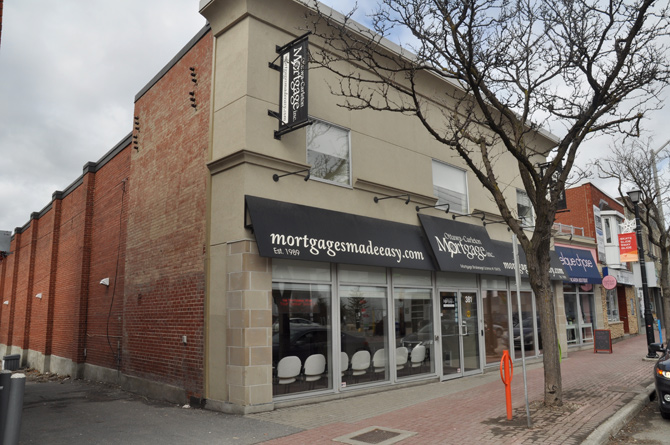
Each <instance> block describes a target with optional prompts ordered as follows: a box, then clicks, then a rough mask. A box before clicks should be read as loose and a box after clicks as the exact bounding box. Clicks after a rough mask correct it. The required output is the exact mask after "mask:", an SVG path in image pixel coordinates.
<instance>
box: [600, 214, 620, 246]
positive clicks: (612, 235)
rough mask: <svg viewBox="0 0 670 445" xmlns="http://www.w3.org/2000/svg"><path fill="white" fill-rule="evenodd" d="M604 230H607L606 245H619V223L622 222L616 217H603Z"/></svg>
mask: <svg viewBox="0 0 670 445" xmlns="http://www.w3.org/2000/svg"><path fill="white" fill-rule="evenodd" d="M602 221H603V228H604V230H605V244H619V237H618V235H619V223H620V222H621V220H620V219H619V218H617V217H616V216H603V218H602Z"/></svg>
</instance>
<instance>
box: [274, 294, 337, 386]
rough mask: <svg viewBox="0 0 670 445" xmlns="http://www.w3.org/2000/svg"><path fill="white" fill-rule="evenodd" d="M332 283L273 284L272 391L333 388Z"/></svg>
mask: <svg viewBox="0 0 670 445" xmlns="http://www.w3.org/2000/svg"><path fill="white" fill-rule="evenodd" d="M330 301H331V292H330V286H329V285H325V284H295V283H273V284H272V367H273V385H272V394H273V395H275V396H281V395H283V394H292V393H296V392H303V391H312V390H318V389H327V388H332V385H333V378H332V376H333V374H332V369H331V366H330V364H331V363H332V359H331V357H332V342H331V322H330V313H331V310H330Z"/></svg>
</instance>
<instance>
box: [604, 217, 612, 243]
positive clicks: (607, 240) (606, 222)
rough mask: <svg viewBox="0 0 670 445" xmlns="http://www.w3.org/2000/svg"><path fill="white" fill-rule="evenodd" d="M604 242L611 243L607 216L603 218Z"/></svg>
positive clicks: (610, 227) (610, 231)
mask: <svg viewBox="0 0 670 445" xmlns="http://www.w3.org/2000/svg"><path fill="white" fill-rule="evenodd" d="M604 222H605V242H606V243H607V244H612V226H611V223H610V219H609V218H605V221H604Z"/></svg>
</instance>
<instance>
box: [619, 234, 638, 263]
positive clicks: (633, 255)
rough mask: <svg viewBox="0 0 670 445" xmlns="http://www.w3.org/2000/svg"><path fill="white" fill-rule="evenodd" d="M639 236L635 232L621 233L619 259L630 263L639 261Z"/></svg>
mask: <svg viewBox="0 0 670 445" xmlns="http://www.w3.org/2000/svg"><path fill="white" fill-rule="evenodd" d="M637 260H638V257H637V238H636V237H635V232H632V233H622V234H620V235H619V261H621V262H622V263H630V262H633V261H637Z"/></svg>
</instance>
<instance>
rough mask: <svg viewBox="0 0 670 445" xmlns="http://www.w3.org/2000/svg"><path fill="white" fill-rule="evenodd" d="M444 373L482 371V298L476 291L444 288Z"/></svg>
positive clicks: (454, 375) (441, 298) (442, 343)
mask: <svg viewBox="0 0 670 445" xmlns="http://www.w3.org/2000/svg"><path fill="white" fill-rule="evenodd" d="M440 321H441V323H440V325H441V326H440V329H441V334H440V335H441V342H440V346H441V349H442V354H441V357H442V375H443V376H444V377H447V378H451V377H460V376H463V375H467V374H473V373H478V372H480V371H481V360H480V348H479V331H480V322H479V302H478V298H477V292H475V291H460V292H458V291H440Z"/></svg>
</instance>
